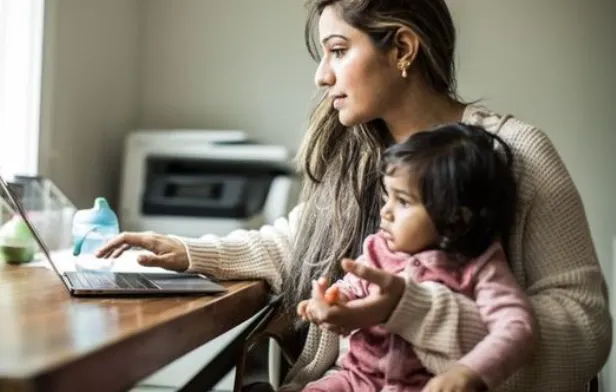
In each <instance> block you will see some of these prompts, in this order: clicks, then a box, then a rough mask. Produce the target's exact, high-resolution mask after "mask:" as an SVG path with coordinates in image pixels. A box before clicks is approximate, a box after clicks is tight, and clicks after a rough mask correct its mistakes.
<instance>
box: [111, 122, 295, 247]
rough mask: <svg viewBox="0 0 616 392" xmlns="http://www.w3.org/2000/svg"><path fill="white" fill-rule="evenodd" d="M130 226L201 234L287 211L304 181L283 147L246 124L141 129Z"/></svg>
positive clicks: (133, 146) (127, 201)
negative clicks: (254, 137)
mask: <svg viewBox="0 0 616 392" xmlns="http://www.w3.org/2000/svg"><path fill="white" fill-rule="evenodd" d="M123 159H124V161H123V168H122V177H121V184H120V206H119V212H120V214H119V215H120V216H119V218H120V222H121V227H122V230H126V231H147V230H151V231H155V232H158V233H162V234H175V235H179V236H188V237H198V236H201V235H203V234H217V235H224V234H227V233H229V232H231V231H233V230H236V229H256V228H259V227H261V226H262V225H263V224H268V223H272V222H274V220H275V219H277V218H279V217H281V216H286V215H287V214H288V212H289V211H290V210H291V209H292V208H293V207H294V206H295V204H296V202H297V197H298V193H299V187H300V181H299V178H298V176H297V174H296V173H295V170H294V169H293V164H292V159H293V157H292V156H291V154H290V152H289V151H288V150H287V149H286V148H285V147H283V146H278V145H270V144H260V143H255V142H252V141H250V140H248V138H247V136H246V134H245V133H244V132H242V131H215V130H156V131H151V130H137V131H133V132H131V133H129V135H128V136H127V138H126V139H125V145H124V157H123Z"/></svg>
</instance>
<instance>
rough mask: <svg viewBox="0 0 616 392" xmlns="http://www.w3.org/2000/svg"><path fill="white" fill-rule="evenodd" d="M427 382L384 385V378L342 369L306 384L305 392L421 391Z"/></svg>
mask: <svg viewBox="0 0 616 392" xmlns="http://www.w3.org/2000/svg"><path fill="white" fill-rule="evenodd" d="M424 386H425V382H420V383H417V384H416V385H413V384H410V385H409V384H406V385H402V384H398V385H387V386H386V385H384V383H383V380H377V379H373V378H371V377H368V376H366V375H364V374H360V373H358V372H354V371H352V370H347V369H342V370H340V371H338V372H336V373H334V374H332V375H329V376H325V377H323V378H321V379H319V380H317V381H314V382H311V383H310V384H308V385H306V387H305V388H304V389H303V390H302V391H303V392H385V391H387V392H390V391H391V392H421V390H422V389H423V387H424Z"/></svg>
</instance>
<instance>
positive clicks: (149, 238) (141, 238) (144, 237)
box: [96, 232, 155, 257]
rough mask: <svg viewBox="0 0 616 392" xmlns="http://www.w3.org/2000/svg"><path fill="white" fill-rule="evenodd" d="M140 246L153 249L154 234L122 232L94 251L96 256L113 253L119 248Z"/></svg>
mask: <svg viewBox="0 0 616 392" xmlns="http://www.w3.org/2000/svg"><path fill="white" fill-rule="evenodd" d="M133 246H136V247H140V248H144V249H147V250H150V251H153V250H154V249H152V248H154V246H155V241H154V234H151V233H132V232H124V233H121V234H119V235H117V236H116V237H115V238H113V239H112V240H111V241H109V242H107V243H106V244H105V245H103V246H102V247H101V248H100V249H99V250H98V252H97V253H96V256H97V257H104V256H106V255H109V256H110V255H113V253H114V251H116V250H119V249H120V248H123V249H124V248H127V247H128V248H130V247H133ZM116 253H117V252H116Z"/></svg>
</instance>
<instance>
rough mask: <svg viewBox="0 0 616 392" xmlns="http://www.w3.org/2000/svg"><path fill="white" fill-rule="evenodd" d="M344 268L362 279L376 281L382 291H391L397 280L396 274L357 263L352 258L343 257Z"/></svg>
mask: <svg viewBox="0 0 616 392" xmlns="http://www.w3.org/2000/svg"><path fill="white" fill-rule="evenodd" d="M341 264H342V269H344V270H345V271H346V272H349V273H351V274H353V275H355V276H357V277H358V278H360V279H363V280H365V281H367V282H370V283H374V284H376V285H377V286H379V287H380V288H381V291H389V290H391V288H392V286H394V283H395V282H396V279H395V278H396V275H393V274H391V273H389V272H386V271H383V270H380V269H377V268H372V267H368V266H366V265H364V264H361V263H357V262H355V261H353V260H351V259H343V260H342V262H341Z"/></svg>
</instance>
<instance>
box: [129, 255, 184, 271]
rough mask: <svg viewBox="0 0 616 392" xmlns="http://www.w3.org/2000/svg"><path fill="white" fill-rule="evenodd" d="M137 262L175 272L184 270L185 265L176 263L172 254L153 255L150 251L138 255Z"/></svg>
mask: <svg viewBox="0 0 616 392" xmlns="http://www.w3.org/2000/svg"><path fill="white" fill-rule="evenodd" d="M137 262H138V263H139V264H141V265H143V266H144V267H160V268H164V269H168V270H172V271H177V272H182V271H185V270H186V266H185V265H183V264H181V263H178V262H177V261H176V259H175V258H174V257H173V255H172V254H165V255H155V254H152V253H150V254H145V255H139V257H137Z"/></svg>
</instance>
